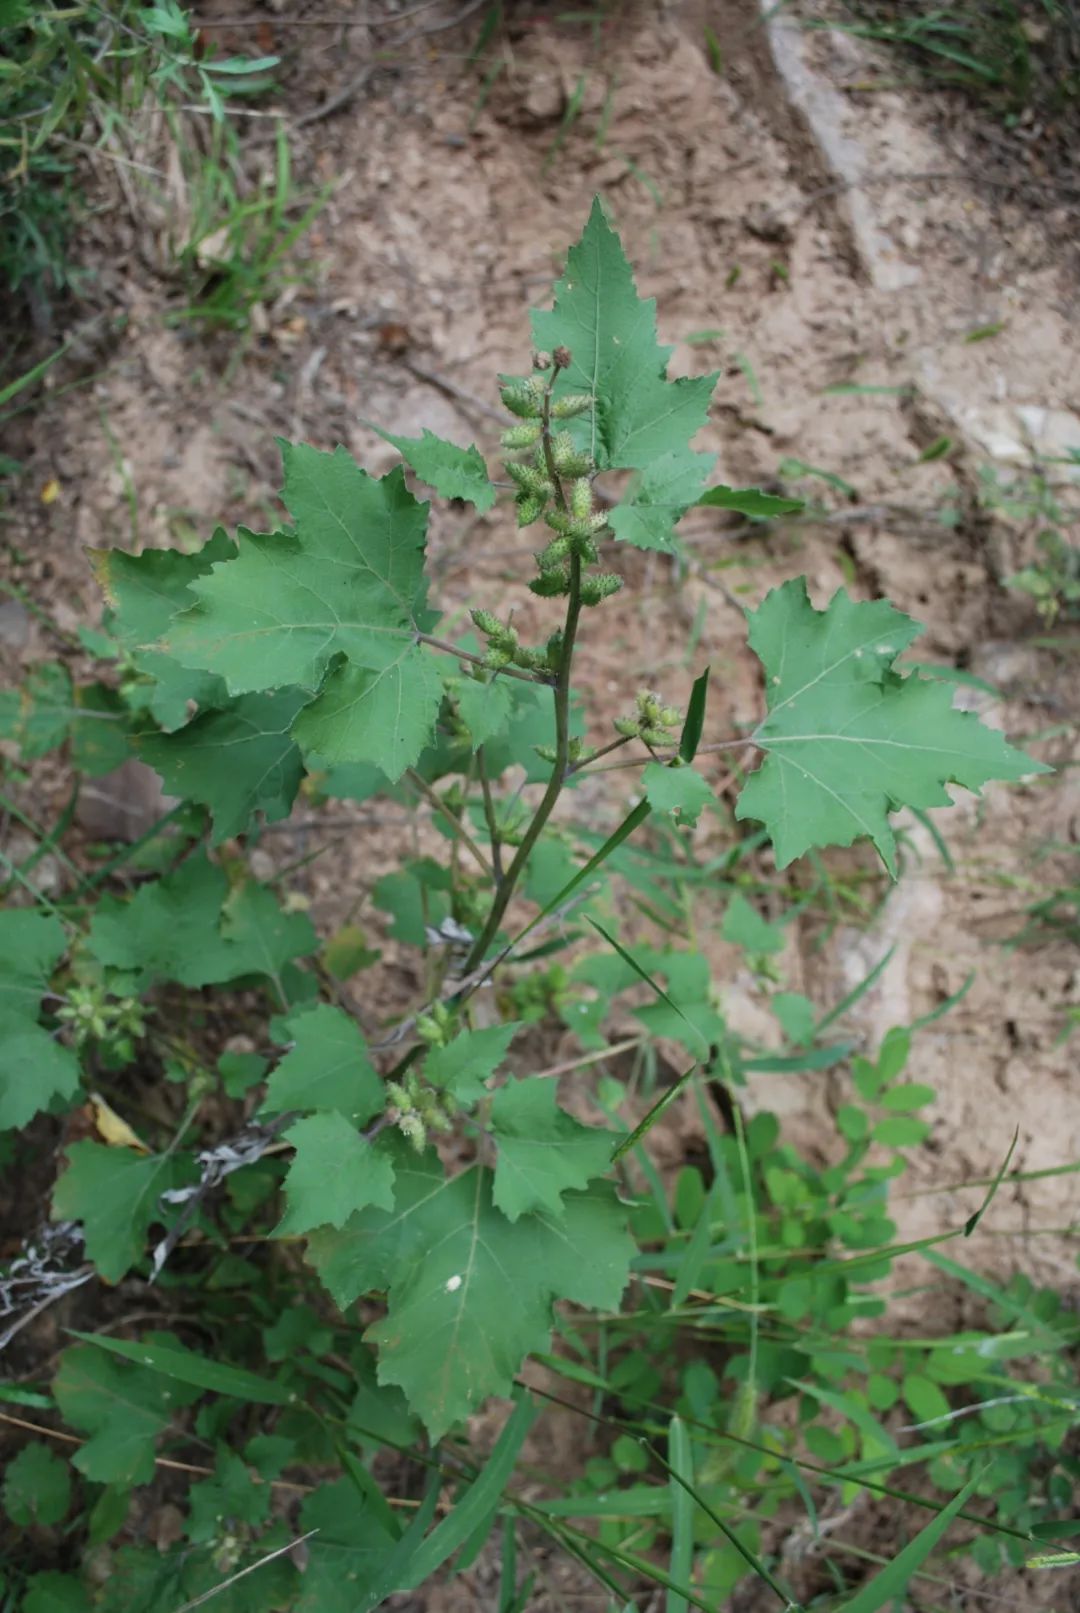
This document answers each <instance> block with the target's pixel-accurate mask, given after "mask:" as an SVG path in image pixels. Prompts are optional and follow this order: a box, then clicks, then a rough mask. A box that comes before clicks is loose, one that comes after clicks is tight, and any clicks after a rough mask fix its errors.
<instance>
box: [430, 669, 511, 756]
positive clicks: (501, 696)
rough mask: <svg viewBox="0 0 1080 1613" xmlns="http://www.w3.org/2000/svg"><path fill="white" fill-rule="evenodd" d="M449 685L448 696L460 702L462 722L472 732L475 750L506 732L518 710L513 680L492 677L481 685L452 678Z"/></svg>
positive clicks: (476, 681)
mask: <svg viewBox="0 0 1080 1613" xmlns="http://www.w3.org/2000/svg"><path fill="white" fill-rule="evenodd" d="M446 683H447V692H448V693H449V694H451V695H452V696H453V698H454V700H455V701H456V702H457V706H458V710H459V711H460V712H461V718H462V721H463V722H464V724H465V726H466V728H467V729H468V730H469V734H470V737H471V739H472V744H473V749H474V750H476V749H477V748H478V747H479V746H480V745H486V744H487V743H488V741H489V740H492V739H494V738H495V737H496V736H497V735H501V734H504V733H505V732H506V727H507V724H508V723H509V721H510V715H511V712H512V711H513V707H514V696H513V681H512V679H510V678H499V677H494V676H489V677H488V678H487V680H486V681H480V680H478V679H476V678H467V677H454V678H448V679H447V680H446Z"/></svg>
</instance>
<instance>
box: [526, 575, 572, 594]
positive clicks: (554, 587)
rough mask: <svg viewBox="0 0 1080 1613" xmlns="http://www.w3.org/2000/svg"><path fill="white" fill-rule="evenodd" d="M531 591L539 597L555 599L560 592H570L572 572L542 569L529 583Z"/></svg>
mask: <svg viewBox="0 0 1080 1613" xmlns="http://www.w3.org/2000/svg"><path fill="white" fill-rule="evenodd" d="M529 592H530V593H533V594H536V596H537V598H539V599H554V598H555V597H556V596H557V595H558V594H568V593H569V592H570V574H569V572H566V571H562V570H559V571H542V572H541V573H540V575H539V577H534V578H533V579H532V581H531V582H530V584H529Z"/></svg>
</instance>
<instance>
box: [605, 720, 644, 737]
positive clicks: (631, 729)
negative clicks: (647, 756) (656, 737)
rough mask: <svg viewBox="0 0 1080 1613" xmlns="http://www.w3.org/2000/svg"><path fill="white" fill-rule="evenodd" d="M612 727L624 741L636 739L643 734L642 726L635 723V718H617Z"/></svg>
mask: <svg viewBox="0 0 1080 1613" xmlns="http://www.w3.org/2000/svg"><path fill="white" fill-rule="evenodd" d="M611 726H612V727H613V728H614V730H615V732H616V733H617V734H621V735H622V736H623V738H624V739H636V738H637V736H638V735H639V734H640V732H641V724H640V723H638V722H635V721H634V719H633V717H616V718H615V721H614V722H613V723H612V725H611Z"/></svg>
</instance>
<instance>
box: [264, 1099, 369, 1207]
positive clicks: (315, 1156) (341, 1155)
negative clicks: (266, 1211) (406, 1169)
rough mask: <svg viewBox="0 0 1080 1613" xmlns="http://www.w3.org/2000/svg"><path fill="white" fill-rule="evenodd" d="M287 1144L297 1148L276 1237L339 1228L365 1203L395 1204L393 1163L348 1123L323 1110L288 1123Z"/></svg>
mask: <svg viewBox="0 0 1080 1613" xmlns="http://www.w3.org/2000/svg"><path fill="white" fill-rule="evenodd" d="M285 1138H286V1141H287V1142H290V1143H291V1144H292V1146H293V1148H294V1149H295V1150H296V1153H295V1156H294V1158H293V1162H292V1164H291V1165H290V1166H289V1174H288V1176H287V1177H286V1178H285V1202H286V1205H287V1208H286V1211H285V1214H284V1216H283V1217H282V1219H281V1221H280V1223H279V1224H278V1227H277V1235H278V1236H279V1237H289V1236H292V1235H294V1234H295V1233H298V1232H310V1231H311V1230H312V1229H313V1228H315V1227H323V1226H332V1227H341V1226H344V1224H345V1222H346V1221H347V1220H348V1219H349V1217H350V1215H352V1214H353V1212H354V1211H356V1210H363V1209H365V1208H366V1207H367V1205H369V1204H373V1205H375V1206H377V1207H378V1208H379V1209H380V1210H389V1209H390V1208H391V1207H392V1206H393V1203H394V1167H393V1163H392V1162H391V1160H390V1157H389V1155H387V1154H386V1153H384V1152H383V1151H382V1150H381V1149H379V1148H377V1147H373V1146H372V1145H371V1143H369V1142H368V1140H367V1138H366V1137H363V1136H361V1134H360V1132H359V1131H357V1129H356V1127H355V1126H354V1125H353V1124H352V1122H351V1121H349V1120H346V1118H345V1116H344V1115H342V1114H338V1113H337V1111H336V1110H327V1111H325V1112H323V1113H321V1114H317V1115H308V1116H306V1118H305V1119H303V1120H298V1121H297V1123H296V1125H295V1126H290V1127H289V1130H288V1131H287V1132H286V1133H285Z"/></svg>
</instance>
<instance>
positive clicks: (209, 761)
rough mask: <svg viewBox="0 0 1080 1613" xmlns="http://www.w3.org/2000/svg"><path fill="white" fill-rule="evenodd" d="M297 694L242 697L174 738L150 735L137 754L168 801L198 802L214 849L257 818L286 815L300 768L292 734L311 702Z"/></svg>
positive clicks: (271, 819) (198, 719)
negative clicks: (209, 821)
mask: <svg viewBox="0 0 1080 1613" xmlns="http://www.w3.org/2000/svg"><path fill="white" fill-rule="evenodd" d="M310 698H311V697H310V695H308V694H306V693H305V692H304V691H303V690H300V689H282V690H279V691H278V692H277V693H276V694H249V695H241V696H240V697H239V698H238V699H237V700H234V701H232V702H230V704H229V705H228V706H227V707H226V708H225V710H224V711H207V712H204V713H203V714H202V715H201V716H198V717H196V718H195V720H194V722H190V723H188V724H187V726H186V727H185V728H181V729H179V730H178V731H177V732H176V733H172V734H147V735H144V736H143V737H142V738H141V739H140V740H139V743H138V751H139V755H140V756H141V757H142V758H143V760H144V761H146V762H149V764H150V766H151V767H152V768H154V769H155V770H156V771H157V772H158V773H160V774H161V778H162V782H163V783H164V786H165V789H166V790H167V791H168V792H169V794H171V795H177V796H181V797H183V798H185V799H188V800H192V801H198V802H199V804H200V805H201V806H205V807H208V808H209V810H210V813H211V816H212V817H213V820H214V832H213V835H212V836H211V844H212V845H215V846H219V845H220V844H221V842H222V841H223V840H229V839H231V838H232V836H233V835H238V834H243V833H244V832H245V830H247V829H248V828H249V827H250V825H251V821H252V818H253V817H254V816H255V814H256V812H262V813H264V814H265V817H266V820H267V822H268V823H276V822H277V821H278V820H279V819H281V818H285V817H288V815H289V812H290V810H291V808H292V804H293V801H294V800H295V799H296V792H297V790H298V789H299V788H300V781H301V779H302V778H303V776H304V766H303V762H302V761H301V759H300V751H299V749H298V747H297V745H296V742H295V740H294V739H293V738H292V736H291V735H290V733H289V728H290V726H291V725H292V722H293V719H294V718H295V717H296V715H297V713H298V712H299V711H300V710H301V709H302V708H303V706H305V705H306V704H307V703H308V701H309V700H310Z"/></svg>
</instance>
